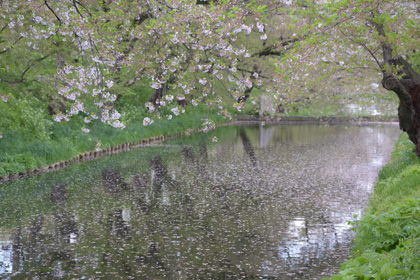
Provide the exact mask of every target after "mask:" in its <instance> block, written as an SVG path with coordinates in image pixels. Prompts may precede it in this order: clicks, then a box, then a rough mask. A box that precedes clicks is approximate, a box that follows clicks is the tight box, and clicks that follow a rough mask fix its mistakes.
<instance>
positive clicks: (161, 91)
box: [149, 84, 167, 107]
mask: <svg viewBox="0 0 420 280" xmlns="http://www.w3.org/2000/svg"><path fill="white" fill-rule="evenodd" d="M166 92H167V86H166V84H163V85H162V87H161V88H158V89H155V91H154V92H153V94H152V96H150V98H149V102H152V104H153V105H154V106H155V107H159V102H160V100H162V98H163V97H164V96H165V95H166Z"/></svg>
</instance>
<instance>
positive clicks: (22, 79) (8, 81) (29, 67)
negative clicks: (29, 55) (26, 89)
mask: <svg viewBox="0 0 420 280" xmlns="http://www.w3.org/2000/svg"><path fill="white" fill-rule="evenodd" d="M55 53H56V52H55V51H54V52H52V53H50V54H47V55H46V56H43V57H41V58H38V59H36V60H34V61H31V60H29V61H28V64H27V67H26V69H25V70H24V71H23V72H22V74H21V79H20V80H16V81H11V80H4V79H1V81H3V82H6V83H9V84H17V83H21V82H23V81H25V74H26V73H27V72H28V71H29V70H30V69H31V68H32V67H33V66H35V65H36V63H37V62H41V61H43V60H44V59H46V58H48V57H50V56H51V55H53V54H55Z"/></svg>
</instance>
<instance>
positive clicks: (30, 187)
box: [0, 125, 400, 280]
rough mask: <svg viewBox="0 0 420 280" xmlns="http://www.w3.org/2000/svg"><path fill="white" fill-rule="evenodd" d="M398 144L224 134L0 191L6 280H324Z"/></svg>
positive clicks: (344, 131)
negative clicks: (216, 140) (352, 223)
mask: <svg viewBox="0 0 420 280" xmlns="http://www.w3.org/2000/svg"><path fill="white" fill-rule="evenodd" d="M399 133H400V132H399V130H398V128H397V127H392V126H382V127H380V126H372V127H368V126H365V127H345V126H328V127H325V126H305V125H299V126H297V125H287V126H228V127H220V128H217V129H216V130H214V131H211V132H209V133H207V134H205V133H199V134H194V135H191V136H190V137H184V138H179V139H174V140H171V141H166V142H163V143H160V144H156V145H153V146H148V147H143V148H140V149H137V150H133V151H130V152H127V153H121V154H117V155H113V156H109V157H105V158H101V159H98V160H95V161H91V162H84V163H80V164H77V165H74V166H71V167H69V168H65V169H63V170H60V171H56V172H51V173H44V174H39V175H37V176H33V177H28V178H22V179H20V180H17V181H10V182H4V183H1V184H0V278H1V279H305V280H307V279H320V278H322V277H325V276H328V275H331V274H332V273H334V272H337V271H338V269H339V267H340V265H341V263H342V262H343V261H344V260H345V259H346V257H348V255H349V250H350V248H351V244H352V238H353V235H354V232H353V231H351V230H350V229H351V226H350V225H349V224H348V221H354V220H355V219H356V218H355V216H354V215H358V217H359V218H360V216H361V215H362V213H363V209H364V208H365V207H366V205H367V202H368V197H369V195H370V194H371V193H372V192H373V184H374V181H375V178H376V176H377V173H378V171H379V170H380V168H381V167H382V166H383V165H384V164H385V163H386V161H387V160H388V158H389V154H390V153H391V152H392V150H393V147H394V143H395V141H396V140H397V138H398V135H399ZM214 136H217V138H218V142H217V143H214V142H212V138H213V137H214ZM357 219H358V218H357Z"/></svg>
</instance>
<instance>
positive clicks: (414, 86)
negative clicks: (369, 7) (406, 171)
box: [375, 24, 420, 157]
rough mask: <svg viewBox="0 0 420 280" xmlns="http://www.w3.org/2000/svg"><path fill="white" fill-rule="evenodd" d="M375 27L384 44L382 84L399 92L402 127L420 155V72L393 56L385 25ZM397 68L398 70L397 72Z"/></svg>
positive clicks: (399, 112)
mask: <svg viewBox="0 0 420 280" xmlns="http://www.w3.org/2000/svg"><path fill="white" fill-rule="evenodd" d="M375 27H376V30H377V31H378V34H379V36H380V38H381V45H382V56H383V64H382V65H381V68H382V72H383V79H382V86H383V87H384V88H385V89H387V90H390V91H393V92H395V93H396V94H397V96H398V98H399V100H400V105H399V106H398V118H399V121H400V129H401V130H402V131H405V132H406V133H407V134H408V137H409V138H410V140H411V142H413V143H414V145H416V155H417V156H418V157H420V103H419V101H420V98H419V97H420V74H419V73H417V71H415V70H414V69H413V68H412V67H411V65H410V63H408V62H407V61H406V60H405V59H404V58H403V57H401V56H398V57H393V53H394V51H393V48H392V45H391V44H390V43H389V40H388V37H387V34H386V31H385V28H384V25H383V24H375ZM395 69H397V70H398V71H397V73H395Z"/></svg>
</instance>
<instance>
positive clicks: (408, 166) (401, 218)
mask: <svg viewBox="0 0 420 280" xmlns="http://www.w3.org/2000/svg"><path fill="white" fill-rule="evenodd" d="M355 227H356V229H357V230H358V233H357V235H356V239H355V247H354V249H353V257H352V258H351V259H349V260H348V261H346V262H345V263H344V264H343V265H342V267H341V269H340V273H339V274H337V275H334V276H333V277H332V278H325V279H332V280H349V279H420V159H419V158H417V157H416V155H415V154H414V145H413V144H412V143H411V142H410V141H409V140H408V137H407V135H403V136H402V137H401V138H400V140H399V141H398V142H397V144H396V148H395V151H394V152H393V153H392V154H391V160H390V162H389V163H388V164H387V165H386V166H385V167H384V168H383V169H382V170H381V172H380V173H379V176H378V180H377V183H376V186H375V194H374V196H373V197H372V198H371V201H370V205H369V207H368V209H367V211H366V216H365V217H364V218H363V219H362V220H361V221H360V222H358V223H356V224H355Z"/></svg>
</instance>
